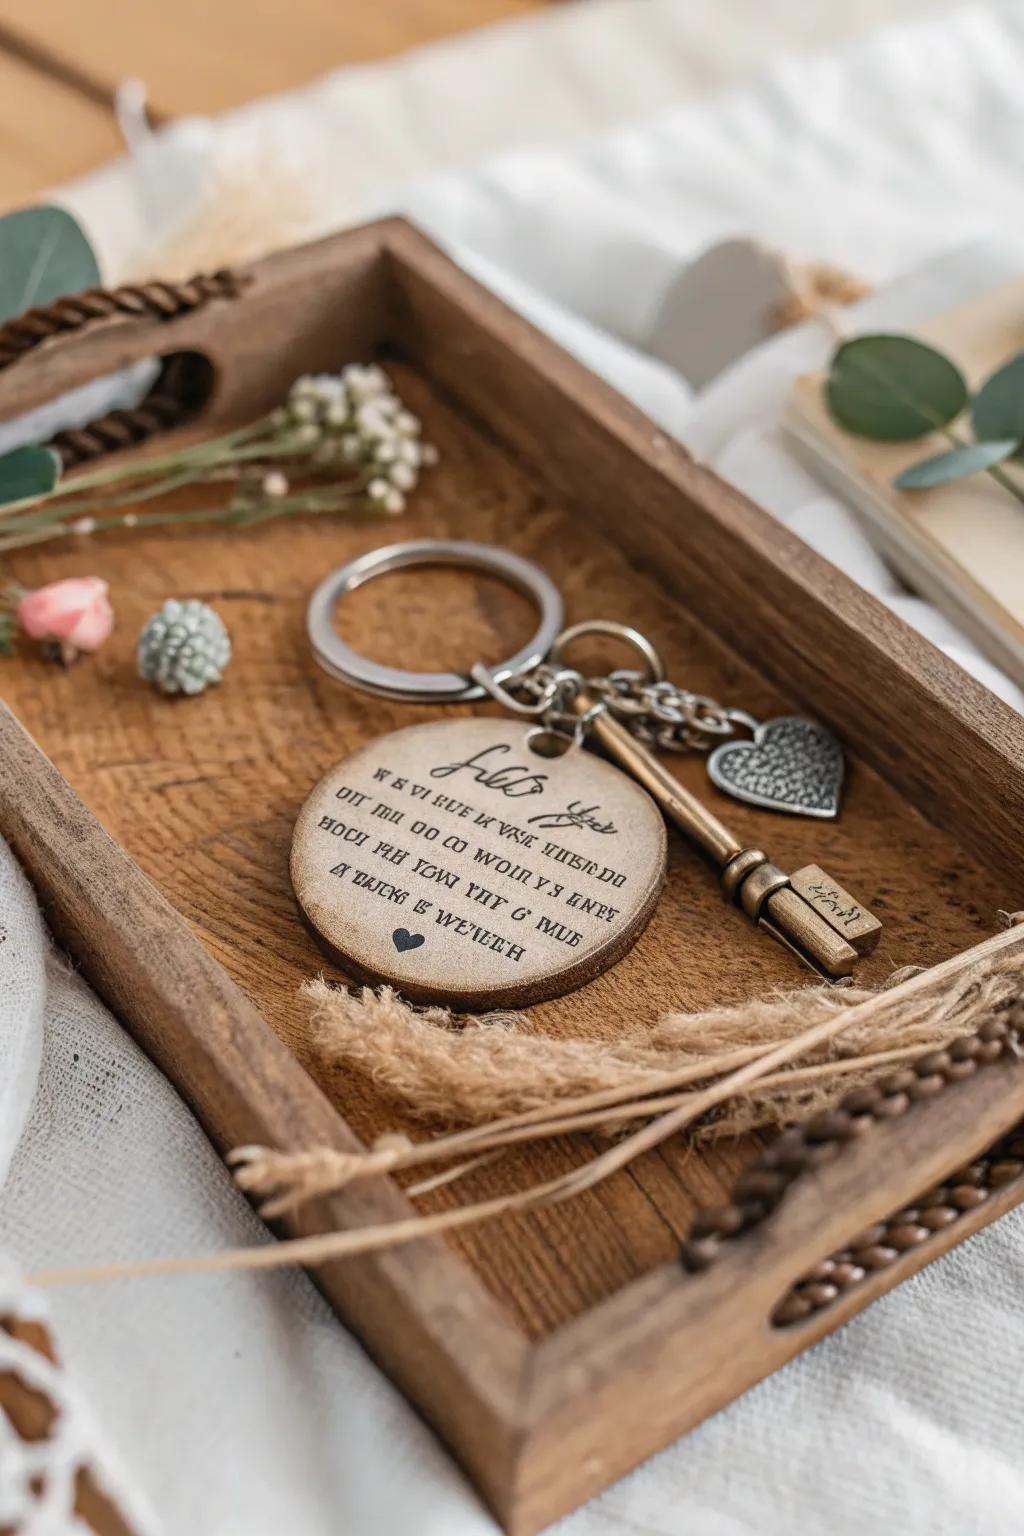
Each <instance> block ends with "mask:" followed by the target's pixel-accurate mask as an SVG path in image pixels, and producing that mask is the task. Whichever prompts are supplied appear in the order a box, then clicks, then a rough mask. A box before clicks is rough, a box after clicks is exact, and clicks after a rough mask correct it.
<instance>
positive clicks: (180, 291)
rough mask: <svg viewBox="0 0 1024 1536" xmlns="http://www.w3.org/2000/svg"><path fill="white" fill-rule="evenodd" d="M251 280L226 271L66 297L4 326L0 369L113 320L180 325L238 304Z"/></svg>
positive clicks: (0, 335)
mask: <svg viewBox="0 0 1024 1536" xmlns="http://www.w3.org/2000/svg"><path fill="white" fill-rule="evenodd" d="M250 280H251V279H250V278H249V277H248V276H247V275H245V274H241V273H237V272H233V271H231V270H230V269H228V268H224V269H222V270H221V271H219V272H208V273H199V274H198V275H197V276H196V277H193V278H190V279H189V280H188V282H184V283H160V282H154V283H142V284H139V285H127V286H124V287H120V288H87V289H86V290H85V292H84V293H73V294H68V295H66V296H65V297H63V298H60V299H57V300H55V302H54V303H53V304H47V305H44V306H42V307H41V308H38V309H29V310H27V311H26V312H25V313H24V314H23V315H16V316H15V317H14V319H12V320H8V321H6V323H5V324H4V325H2V326H0V369H2V368H7V367H10V365H11V364H12V363H16V362H17V361H18V359H19V358H21V357H24V355H25V354H26V352H31V351H32V350H33V348H35V347H38V346H40V345H41V344H42V343H43V342H44V341H49V340H50V339H51V338H52V337H54V336H64V335H67V334H69V333H70V332H73V331H78V330H82V329H84V328H85V327H86V326H89V325H92V324H94V323H95V322H97V321H100V320H109V319H111V318H112V317H114V316H126V317H129V318H132V319H151V320H176V319H177V318H178V317H179V316H180V315H184V314H188V313H190V312H191V311H193V310H197V309H202V308H203V307H204V306H205V305H206V304H209V303H211V302H212V301H213V300H215V299H236V298H238V296H239V294H240V293H241V292H242V290H243V288H244V287H245V286H246V284H247V283H248V282H249V281H250Z"/></svg>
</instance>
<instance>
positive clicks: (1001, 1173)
mask: <svg viewBox="0 0 1024 1536" xmlns="http://www.w3.org/2000/svg"><path fill="white" fill-rule="evenodd" d="M1022 1173H1024V1163H1021V1162H1018V1161H1017V1159H1016V1158H1012V1159H1011V1158H1007V1159H1005V1160H1004V1161H1000V1162H998V1163H991V1164H990V1165H989V1170H988V1177H989V1183H990V1184H992V1185H993V1187H996V1188H998V1187H999V1186H1000V1185H1003V1184H1012V1183H1013V1181H1014V1179H1019V1178H1020V1176H1021V1174H1022Z"/></svg>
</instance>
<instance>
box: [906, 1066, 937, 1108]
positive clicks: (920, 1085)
mask: <svg viewBox="0 0 1024 1536" xmlns="http://www.w3.org/2000/svg"><path fill="white" fill-rule="evenodd" d="M945 1086H946V1079H945V1078H944V1077H943V1076H942V1075H941V1073H938V1072H934V1073H932V1074H931V1075H930V1076H926V1077H918V1078H917V1079H916V1080H915V1082H914V1086H913V1087H912V1088H910V1089H909V1090H908V1092H909V1094H910V1097H911V1098H912V1099H913V1100H914V1102H915V1103H916V1102H917V1101H918V1100H919V1099H933V1098H934V1097H935V1095H936V1094H937V1093H941V1092H942V1090H943V1088H945Z"/></svg>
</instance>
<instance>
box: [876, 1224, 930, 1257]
mask: <svg viewBox="0 0 1024 1536" xmlns="http://www.w3.org/2000/svg"><path fill="white" fill-rule="evenodd" d="M929 1237H931V1233H930V1232H929V1230H928V1228H927V1227H924V1226H919V1225H917V1224H916V1223H914V1222H909V1221H901V1222H900V1223H899V1225H898V1226H894V1227H890V1228H889V1231H888V1233H887V1235H886V1239H885V1240H886V1243H888V1244H890V1245H891V1246H892V1247H893V1248H896V1249H897V1250H898V1251H899V1252H900V1253H905V1252H906V1250H907V1249H908V1248H916V1247H917V1246H918V1245H919V1244H920V1243H923V1242H924V1241H925V1239H926V1238H929Z"/></svg>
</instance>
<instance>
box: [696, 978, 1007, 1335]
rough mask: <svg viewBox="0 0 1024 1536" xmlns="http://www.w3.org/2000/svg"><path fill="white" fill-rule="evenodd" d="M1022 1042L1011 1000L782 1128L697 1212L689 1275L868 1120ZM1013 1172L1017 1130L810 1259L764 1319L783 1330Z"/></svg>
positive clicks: (886, 1116) (898, 1110)
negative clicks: (964, 1031) (727, 1192)
mask: <svg viewBox="0 0 1024 1536" xmlns="http://www.w3.org/2000/svg"><path fill="white" fill-rule="evenodd" d="M1022 1040H1024V1002H1022V1001H1018V1002H1015V1003H1013V1005H1012V1006H1010V1007H1006V1008H1004V1009H1003V1010H1002V1011H1001V1012H1000V1013H998V1014H996V1016H995V1017H993V1018H989V1019H986V1020H985V1022H984V1023H983V1024H982V1025H981V1026H980V1027H979V1028H978V1030H977V1031H976V1032H975V1033H973V1034H969V1035H962V1036H960V1037H959V1038H958V1039H956V1040H952V1041H950V1043H949V1045H948V1046H946V1047H945V1048H943V1049H941V1050H932V1051H927V1052H925V1053H924V1054H923V1055H922V1056H920V1057H919V1058H918V1059H917V1060H916V1061H914V1062H912V1063H911V1064H910V1065H909V1066H907V1067H904V1068H902V1069H901V1070H900V1071H897V1072H892V1073H889V1074H888V1075H887V1076H886V1077H883V1078H880V1079H879V1080H878V1081H877V1082H875V1083H871V1084H868V1085H867V1086H866V1087H861V1088H855V1089H853V1091H852V1092H850V1093H848V1094H847V1095H846V1097H845V1098H844V1099H842V1100H841V1101H840V1102H839V1104H838V1105H836V1107H835V1108H834V1109H830V1110H825V1111H823V1112H822V1113H821V1114H818V1115H814V1116H812V1117H811V1119H809V1120H807V1121H806V1122H804V1123H803V1124H801V1125H796V1126H793V1127H791V1128H790V1129H789V1130H786V1131H783V1132H782V1134H781V1135H780V1136H778V1137H776V1139H775V1140H774V1141H773V1142H772V1144H771V1145H770V1146H769V1147H767V1148H766V1149H765V1151H764V1152H763V1153H762V1154H761V1156H760V1157H759V1158H758V1159H757V1161H756V1162H755V1163H753V1164H752V1165H751V1167H750V1168H748V1169H747V1170H746V1172H745V1173H743V1174H742V1175H741V1177H740V1179H739V1180H738V1182H737V1184H736V1187H735V1189H734V1191H733V1198H732V1200H731V1201H730V1202H729V1203H728V1204H726V1205H721V1206H715V1207H711V1208H709V1209H707V1210H704V1211H701V1212H699V1213H698V1215H697V1216H696V1217H695V1219H694V1221H693V1223H692V1225H691V1228H690V1232H689V1236H688V1237H687V1239H686V1241H685V1242H684V1243H683V1244H682V1246H681V1249H680V1259H681V1262H682V1264H683V1267H684V1268H685V1269H687V1270H689V1271H690V1272H691V1273H696V1272H699V1271H701V1270H704V1269H707V1268H708V1267H709V1266H710V1265H711V1264H713V1263H714V1261H715V1259H716V1258H717V1257H718V1255H719V1253H720V1252H721V1248H722V1244H723V1243H725V1242H728V1241H730V1240H732V1239H734V1238H736V1237H738V1236H740V1235H741V1234H743V1233H745V1232H749V1231H750V1230H751V1228H752V1227H755V1226H757V1225H758V1224H759V1223H761V1222H763V1221H764V1220H765V1219H766V1218H767V1217H768V1216H769V1215H770V1214H771V1212H772V1211H774V1210H775V1209H776V1207H777V1206H778V1205H779V1203H780V1201H781V1200H782V1197H783V1195H784V1194H785V1193H786V1191H787V1190H788V1189H789V1188H790V1187H791V1185H792V1184H793V1183H794V1182H795V1181H796V1180H797V1179H798V1178H800V1176H801V1175H802V1174H804V1173H806V1172H808V1171H809V1170H811V1169H813V1168H818V1167H820V1166H821V1165H822V1164H823V1163H826V1162H831V1161H832V1159H833V1158H835V1157H837V1156H839V1154H840V1153H841V1151H842V1149H843V1147H844V1146H845V1145H846V1144H847V1143H848V1142H851V1141H854V1140H859V1138H860V1137H861V1136H862V1135H863V1134H864V1133H865V1132H866V1131H868V1130H870V1128H871V1125H872V1124H874V1123H875V1122H877V1121H881V1120H890V1119H894V1118H895V1117H896V1116H898V1115H902V1114H905V1113H906V1112H907V1110H908V1109H909V1108H910V1107H911V1105H912V1104H915V1103H920V1102H922V1101H923V1100H925V1099H930V1098H934V1097H935V1095H936V1094H938V1093H941V1092H942V1090H943V1089H944V1088H946V1087H948V1086H950V1085H951V1084H953V1083H956V1082H961V1081H962V1080H963V1079H964V1078H966V1077H970V1076H972V1075H973V1074H974V1073H975V1072H976V1071H977V1070H978V1069H979V1068H980V1067H983V1066H985V1065H987V1064H989V1063H991V1062H995V1061H1000V1060H1003V1059H1005V1058H1006V1057H1007V1056H1015V1057H1019V1056H1020V1055H1021V1052H1022ZM1021 1174H1024V1135H1022V1134H1021V1132H1020V1130H1018V1131H1015V1132H1013V1133H1012V1134H1011V1135H1010V1136H1008V1137H1004V1138H1002V1140H1001V1141H1000V1142H999V1143H998V1144H997V1145H996V1146H995V1147H994V1148H992V1149H991V1151H990V1152H989V1153H987V1154H986V1156H985V1157H984V1158H982V1159H979V1160H978V1161H977V1162H975V1163H973V1164H971V1165H970V1166H969V1167H967V1168H964V1169H960V1170H958V1171H957V1172H956V1173H954V1174H953V1175H951V1176H950V1178H949V1179H947V1180H946V1181H945V1182H944V1183H943V1184H941V1185H938V1186H936V1188H934V1189H932V1190H929V1191H927V1192H926V1193H925V1194H924V1195H923V1196H921V1197H920V1198H919V1199H918V1200H917V1201H916V1202H915V1204H914V1205H912V1206H906V1207H904V1208H903V1209H901V1210H900V1211H898V1212H897V1213H896V1214H895V1215H893V1216H891V1217H889V1218H888V1219H887V1220H885V1221H883V1222H878V1223H876V1224H875V1225H874V1226H872V1227H871V1228H869V1230H868V1231H867V1232H863V1233H860V1234H858V1236H857V1237H856V1238H854V1239H853V1241H852V1242H851V1243H850V1244H849V1246H848V1247H847V1248H844V1249H842V1250H841V1251H839V1252H837V1253H835V1254H832V1255H831V1256H830V1257H828V1258H826V1259H823V1260H822V1261H821V1262H820V1263H819V1264H817V1265H815V1266H814V1268H813V1269H812V1270H811V1271H809V1273H808V1274H806V1275H804V1276H802V1277H801V1278H800V1280H798V1281H797V1282H796V1284H795V1285H794V1286H793V1287H792V1289H791V1290H790V1291H789V1292H788V1293H787V1295H786V1296H784V1297H783V1299H782V1301H781V1302H780V1303H779V1305H778V1307H777V1308H776V1309H775V1312H774V1314H773V1316H772V1321H773V1323H775V1324H776V1325H777V1326H786V1325H788V1324H792V1323H795V1322H798V1321H800V1320H802V1319H803V1318H805V1317H807V1316H809V1315H810V1313H812V1312H814V1311H818V1310H820V1309H821V1308H823V1307H826V1306H829V1305H831V1303H832V1302H834V1301H835V1300H836V1299H837V1298H838V1296H839V1295H840V1293H841V1292H842V1291H845V1290H848V1289H849V1288H850V1287H851V1286H853V1285H856V1284H859V1283H860V1282H861V1281H863V1280H864V1279H865V1277H866V1275H867V1274H868V1273H869V1272H874V1271H877V1270H879V1269H884V1268H886V1267H887V1266H888V1265H889V1264H892V1263H894V1262H895V1261H896V1259H897V1258H898V1257H899V1255H900V1254H901V1253H904V1252H906V1251H907V1250H908V1249H910V1248H913V1247H916V1246H918V1245H919V1244H921V1243H923V1242H925V1241H927V1239H928V1238H930V1237H931V1236H932V1235H933V1233H934V1232H937V1231H939V1230H941V1229H942V1228H943V1227H946V1226H949V1225H950V1224H951V1223H952V1222H953V1221H955V1220H957V1219H958V1217H960V1216H962V1215H963V1214H964V1213H965V1212H966V1211H968V1210H972V1209H974V1208H975V1207H976V1206H978V1205H981V1204H982V1203H983V1202H984V1201H985V1200H987V1199H988V1198H989V1195H990V1193H991V1192H992V1190H994V1189H996V1188H1000V1187H1002V1186H1003V1185H1005V1184H1007V1183H1010V1182H1012V1181H1013V1180H1014V1179H1016V1178H1018V1177H1020V1175H1021Z"/></svg>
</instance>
